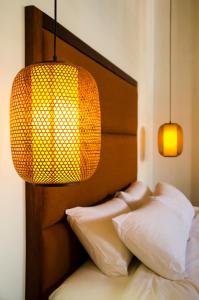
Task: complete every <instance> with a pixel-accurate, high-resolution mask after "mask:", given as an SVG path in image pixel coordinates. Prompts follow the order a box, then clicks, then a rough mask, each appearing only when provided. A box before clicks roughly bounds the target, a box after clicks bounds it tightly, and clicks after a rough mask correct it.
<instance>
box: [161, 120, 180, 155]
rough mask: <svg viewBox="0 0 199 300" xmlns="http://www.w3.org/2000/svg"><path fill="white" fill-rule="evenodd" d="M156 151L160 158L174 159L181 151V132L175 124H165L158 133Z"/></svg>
mask: <svg viewBox="0 0 199 300" xmlns="http://www.w3.org/2000/svg"><path fill="white" fill-rule="evenodd" d="M158 149H159V153H160V154H161V155H162V156H167V157H175V156H178V155H180V154H181V153H182V150H183V130H182V127H181V126H180V125H178V124H176V123H165V124H163V125H162V126H161V127H160V128H159V131H158Z"/></svg>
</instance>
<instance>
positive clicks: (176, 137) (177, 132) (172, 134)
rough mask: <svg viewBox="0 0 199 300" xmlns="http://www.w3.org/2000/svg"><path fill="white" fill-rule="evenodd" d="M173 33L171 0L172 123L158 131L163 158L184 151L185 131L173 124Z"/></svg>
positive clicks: (159, 146)
mask: <svg viewBox="0 0 199 300" xmlns="http://www.w3.org/2000/svg"><path fill="white" fill-rule="evenodd" d="M171 31H172V0H170V78H169V91H170V122H169V123H165V124H163V125H161V126H160V128H159V130H158V150H159V153H160V154H161V155H162V156H165V157H176V156H179V155H180V154H181V153H182V150H183V129H182V127H181V126H180V125H179V124H177V123H173V122H171Z"/></svg>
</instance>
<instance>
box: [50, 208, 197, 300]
mask: <svg viewBox="0 0 199 300" xmlns="http://www.w3.org/2000/svg"><path fill="white" fill-rule="evenodd" d="M186 271H187V278H186V279H184V280H177V281H170V280H168V279H164V278H162V277H160V276H159V275H157V274H155V273H153V272H152V271H150V270H149V269H148V268H147V267H145V266H144V265H143V264H141V263H140V262H139V261H137V260H133V261H132V264H131V266H130V268H129V275H128V276H123V277H108V276H106V275H104V274H103V273H102V272H101V271H99V269H98V268H97V267H96V266H95V265H94V264H93V263H92V262H91V261H90V260H89V261H87V262H86V263H85V264H83V265H82V266H81V267H80V268H79V269H78V270H77V271H76V272H75V273H73V274H72V275H71V276H70V277H69V278H67V280H65V281H64V282H63V284H62V285H61V286H60V287H59V288H58V289H57V290H55V291H54V292H53V294H52V295H51V296H50V298H49V299H50V300H80V299H81V300H176V299H177V300H195V299H198V300H199V208H196V216H195V218H194V220H193V224H192V228H191V232H190V239H189V241H188V246H187V257H186Z"/></svg>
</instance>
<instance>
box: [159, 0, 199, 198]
mask: <svg viewBox="0 0 199 300" xmlns="http://www.w3.org/2000/svg"><path fill="white" fill-rule="evenodd" d="M196 1H197V0H196ZM172 13H173V21H172V23H173V24H172V121H173V122H177V123H179V124H180V125H181V126H182V127H183V130H184V150H183V153H182V154H181V155H180V156H179V157H177V158H165V157H162V156H160V155H159V153H158V148H157V141H156V139H157V131H158V128H159V126H160V125H161V124H163V123H166V122H169V1H165V0H155V26H154V28H155V39H154V40H155V43H154V57H155V65H154V176H153V180H154V183H155V182H156V181H157V180H161V181H166V182H170V183H172V184H174V185H176V186H177V187H178V188H180V189H181V190H182V191H183V192H184V193H185V194H186V195H187V196H190V195H191V166H192V162H191V143H192V134H191V132H192V106H191V103H192V97H193V95H192V91H193V26H194V24H193V20H194V7H193V0H175V1H173V9H172Z"/></svg>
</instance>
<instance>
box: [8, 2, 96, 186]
mask: <svg viewBox="0 0 199 300" xmlns="http://www.w3.org/2000/svg"><path fill="white" fill-rule="evenodd" d="M56 27H57V1H56V0H55V31H54V56H53V61H52V62H47V63H46V62H44V63H38V64H33V65H30V66H28V67H26V68H24V69H22V70H21V71H20V72H19V73H18V74H17V76H16V77H15V79H14V82H13V86H12V93H11V103H10V135H11V152H12V159H13V163H14V167H15V169H16V171H17V173H18V174H19V176H21V177H22V178H23V179H24V180H25V181H27V182H30V183H35V184H49V185H52V184H66V183H73V182H80V181H83V180H87V179H88V178H90V177H91V176H92V175H93V174H94V172H95V170H96V168H97V165H98V162H99V159H100V147H101V118H100V103H99V94H98V88H97V84H96V82H95V80H94V78H93V77H92V75H91V74H90V73H89V72H88V71H86V70H85V69H83V68H82V67H79V66H75V65H68V64H65V63H60V62H57V57H56Z"/></svg>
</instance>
